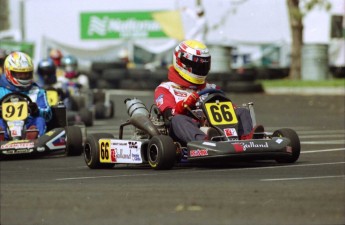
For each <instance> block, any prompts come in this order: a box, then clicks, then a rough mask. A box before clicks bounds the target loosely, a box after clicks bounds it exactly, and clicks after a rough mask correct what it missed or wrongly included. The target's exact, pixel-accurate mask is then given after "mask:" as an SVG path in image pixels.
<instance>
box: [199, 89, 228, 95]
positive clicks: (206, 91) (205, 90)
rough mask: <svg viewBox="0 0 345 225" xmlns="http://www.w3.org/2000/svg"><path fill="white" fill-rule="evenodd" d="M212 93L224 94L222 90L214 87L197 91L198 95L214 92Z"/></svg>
mask: <svg viewBox="0 0 345 225" xmlns="http://www.w3.org/2000/svg"><path fill="white" fill-rule="evenodd" d="M214 93H219V94H223V95H224V94H225V93H224V91H222V90H219V89H214V88H206V89H203V90H201V91H199V92H198V95H199V96H201V95H204V94H214Z"/></svg>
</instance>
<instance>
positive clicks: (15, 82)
mask: <svg viewBox="0 0 345 225" xmlns="http://www.w3.org/2000/svg"><path fill="white" fill-rule="evenodd" d="M4 70H5V74H4V75H2V76H1V77H0V99H2V98H3V97H4V96H5V95H7V94H9V93H22V94H24V95H26V96H29V97H30V99H31V100H32V102H30V103H29V105H28V107H29V110H30V116H29V117H28V119H27V122H26V128H27V130H31V131H34V132H27V133H26V134H27V136H26V138H27V139H36V138H37V136H38V135H39V136H41V135H43V134H44V133H45V131H46V122H48V121H49V120H51V118H52V111H51V108H50V106H49V104H48V101H47V96H46V92H45V90H44V89H42V88H41V87H39V86H38V85H37V84H36V83H34V82H33V70H34V66H33V63H32V60H31V57H30V56H28V55H27V54H25V53H23V52H13V53H11V54H9V55H8V56H7V57H6V59H5V62H4ZM0 113H1V111H0ZM6 130H7V127H6V123H5V121H4V120H3V119H2V116H1V118H0V139H2V140H3V139H5V140H7V139H8V134H7V132H4V131H6Z"/></svg>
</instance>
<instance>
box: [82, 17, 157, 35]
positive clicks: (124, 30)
mask: <svg viewBox="0 0 345 225" xmlns="http://www.w3.org/2000/svg"><path fill="white" fill-rule="evenodd" d="M160 30H161V27H160V25H159V23H157V22H156V21H150V20H141V21H139V20H134V19H128V20H120V19H111V18H109V17H107V16H105V17H103V18H99V17H97V16H91V17H90V25H89V28H88V35H93V34H98V35H101V36H105V35H107V33H112V32H114V33H117V32H118V33H120V36H121V37H126V36H127V37H131V36H140V37H146V36H147V35H148V34H147V33H148V32H150V31H160Z"/></svg>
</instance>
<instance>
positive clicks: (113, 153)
mask: <svg viewBox="0 0 345 225" xmlns="http://www.w3.org/2000/svg"><path fill="white" fill-rule="evenodd" d="M107 141H110V142H111V143H110V145H109V148H104V149H103V150H104V151H107V152H109V153H108V155H109V157H108V158H104V159H102V158H101V159H102V161H101V162H116V163H140V162H142V158H141V154H140V150H141V142H140V141H134V140H115V139H112V140H107ZM104 142H105V141H104ZM101 151H102V148H101ZM105 156H106V155H105Z"/></svg>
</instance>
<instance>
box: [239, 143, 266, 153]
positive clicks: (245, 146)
mask: <svg viewBox="0 0 345 225" xmlns="http://www.w3.org/2000/svg"><path fill="white" fill-rule="evenodd" d="M232 146H234V149H235V151H236V152H243V151H246V150H247V149H248V148H268V147H269V146H268V142H265V143H260V144H258V143H254V142H252V141H251V142H248V143H243V142H238V143H232Z"/></svg>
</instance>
